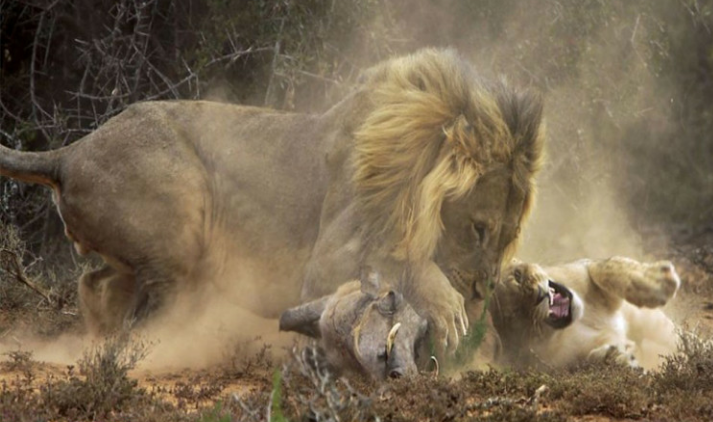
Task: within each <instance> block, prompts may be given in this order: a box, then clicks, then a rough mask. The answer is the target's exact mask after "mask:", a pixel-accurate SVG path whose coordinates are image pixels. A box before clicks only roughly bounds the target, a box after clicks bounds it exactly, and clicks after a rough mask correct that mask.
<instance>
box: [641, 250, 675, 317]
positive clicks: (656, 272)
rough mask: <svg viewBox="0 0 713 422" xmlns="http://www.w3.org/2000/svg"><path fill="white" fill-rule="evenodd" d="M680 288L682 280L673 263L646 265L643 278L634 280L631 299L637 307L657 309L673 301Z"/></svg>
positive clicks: (662, 262)
mask: <svg viewBox="0 0 713 422" xmlns="http://www.w3.org/2000/svg"><path fill="white" fill-rule="evenodd" d="M680 286H681V279H680V278H679V277H678V274H677V273H676V269H675V268H674V266H673V264H672V263H671V262H669V261H659V262H654V263H651V264H645V269H644V272H643V277H642V278H640V279H639V278H638V277H637V278H634V279H633V282H632V284H631V286H630V291H629V293H630V295H629V297H630V298H631V299H635V304H636V305H639V306H643V307H647V308H656V307H659V306H664V305H665V304H666V303H667V302H668V301H669V300H671V299H672V298H673V297H674V296H675V295H676V291H678V288H679V287H680ZM631 299H630V300H629V301H630V302H633V301H632V300H631Z"/></svg>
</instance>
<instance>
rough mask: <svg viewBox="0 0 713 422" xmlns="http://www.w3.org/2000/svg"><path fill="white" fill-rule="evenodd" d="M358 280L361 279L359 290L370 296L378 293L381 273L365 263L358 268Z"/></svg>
mask: <svg viewBox="0 0 713 422" xmlns="http://www.w3.org/2000/svg"><path fill="white" fill-rule="evenodd" d="M359 281H361V292H362V293H364V294H365V295H368V296H371V297H377V296H378V295H379V289H380V288H381V274H379V273H378V272H377V271H376V270H374V269H373V268H372V267H370V266H368V265H365V266H363V267H361V269H360V270H359Z"/></svg>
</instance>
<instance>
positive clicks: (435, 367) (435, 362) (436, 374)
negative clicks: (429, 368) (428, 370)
mask: <svg viewBox="0 0 713 422" xmlns="http://www.w3.org/2000/svg"><path fill="white" fill-rule="evenodd" d="M431 360H432V361H433V377H434V378H438V369H439V366H438V359H436V357H435V356H431Z"/></svg>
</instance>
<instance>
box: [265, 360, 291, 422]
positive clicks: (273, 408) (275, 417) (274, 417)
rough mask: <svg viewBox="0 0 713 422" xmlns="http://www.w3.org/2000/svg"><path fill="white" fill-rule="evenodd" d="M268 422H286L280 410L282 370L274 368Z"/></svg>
mask: <svg viewBox="0 0 713 422" xmlns="http://www.w3.org/2000/svg"><path fill="white" fill-rule="evenodd" d="M268 420H269V421H270V422H287V418H285V416H284V414H283V412H282V372H281V371H280V370H279V369H275V373H274V374H272V393H270V414H269V417H268Z"/></svg>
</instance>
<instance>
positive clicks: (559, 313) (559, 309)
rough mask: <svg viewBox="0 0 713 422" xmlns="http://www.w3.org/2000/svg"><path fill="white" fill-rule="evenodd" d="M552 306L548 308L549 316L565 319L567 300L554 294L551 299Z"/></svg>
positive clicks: (565, 297) (567, 312)
mask: <svg viewBox="0 0 713 422" xmlns="http://www.w3.org/2000/svg"><path fill="white" fill-rule="evenodd" d="M552 302H553V303H552V306H550V314H551V315H554V316H555V317H557V318H562V317H566V316H567V315H569V298H568V297H567V296H562V295H561V294H559V293H555V295H554V297H553V298H552Z"/></svg>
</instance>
